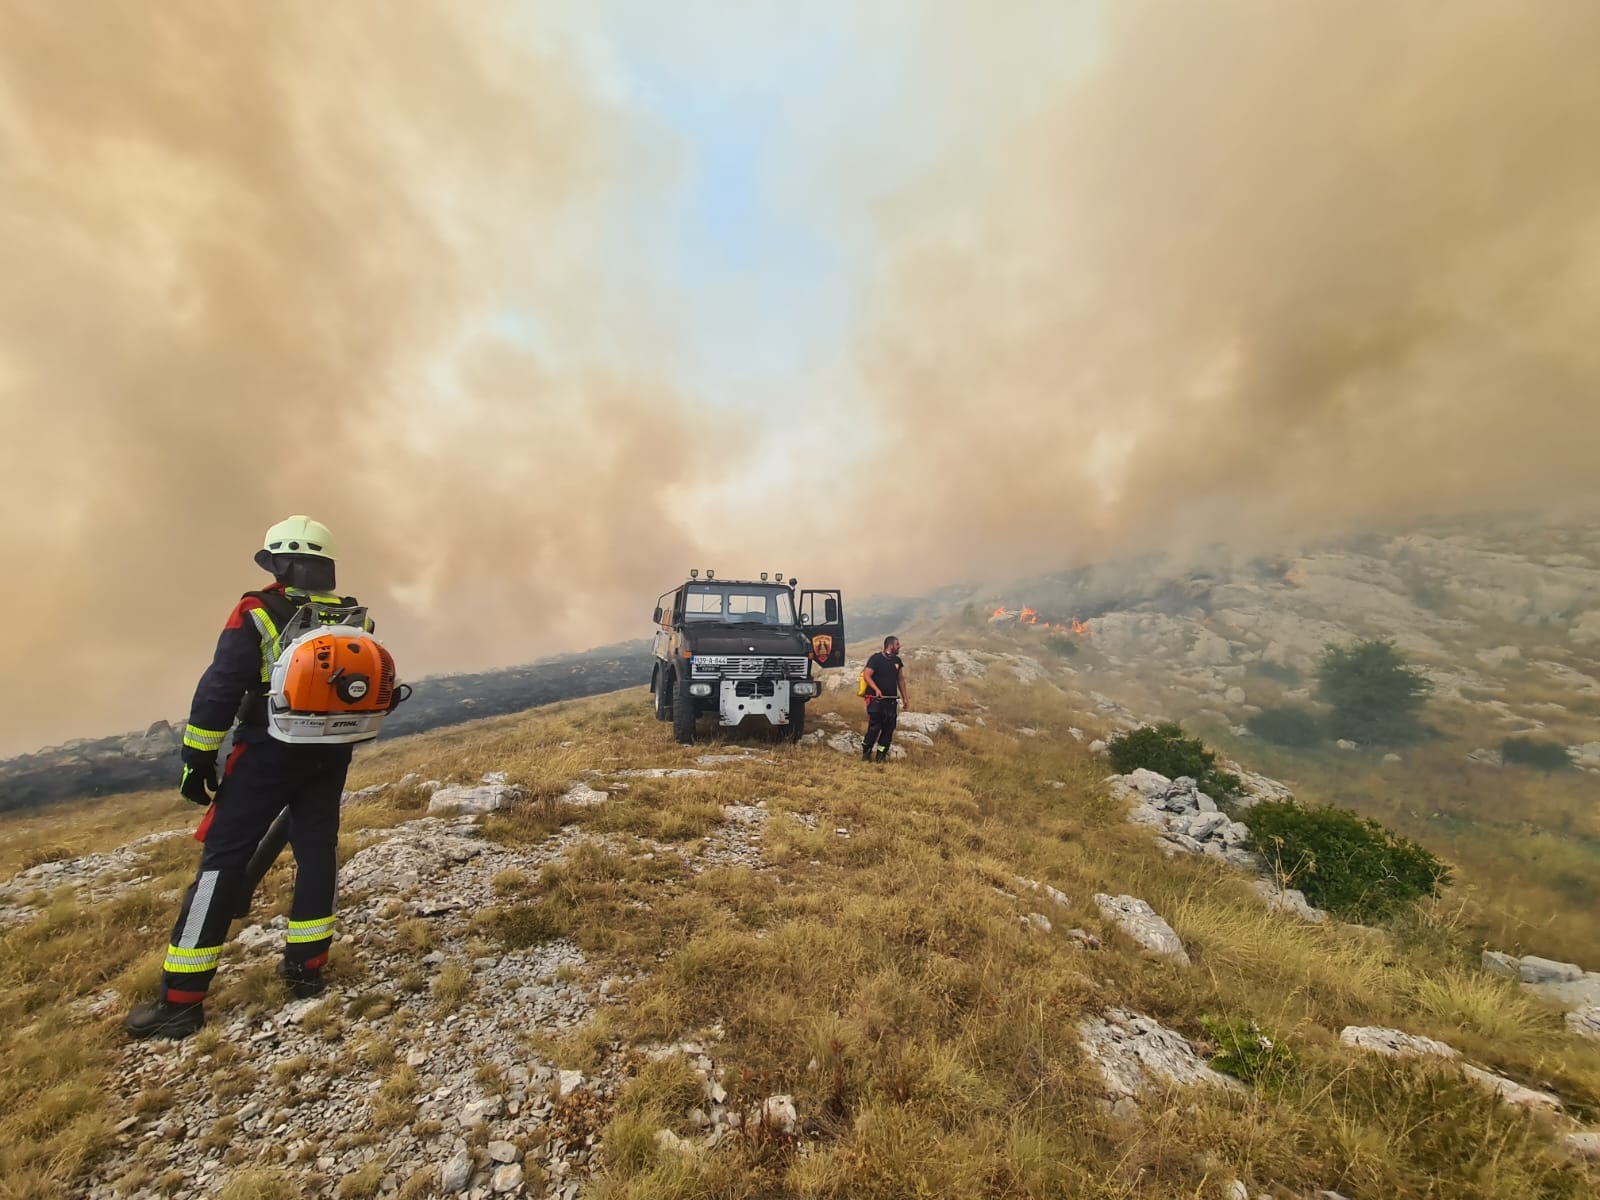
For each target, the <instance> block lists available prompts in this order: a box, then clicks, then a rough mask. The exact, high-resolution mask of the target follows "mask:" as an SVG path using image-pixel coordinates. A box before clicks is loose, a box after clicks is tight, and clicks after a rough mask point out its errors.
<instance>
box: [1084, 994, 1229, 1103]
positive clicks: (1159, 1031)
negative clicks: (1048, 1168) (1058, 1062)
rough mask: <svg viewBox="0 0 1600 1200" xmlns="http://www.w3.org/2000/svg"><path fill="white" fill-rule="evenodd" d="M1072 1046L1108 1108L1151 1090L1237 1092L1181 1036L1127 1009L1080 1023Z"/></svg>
mask: <svg viewBox="0 0 1600 1200" xmlns="http://www.w3.org/2000/svg"><path fill="white" fill-rule="evenodd" d="M1078 1040H1079V1042H1080V1044H1081V1045H1082V1046H1083V1050H1084V1053H1085V1054H1087V1055H1088V1056H1089V1058H1090V1060H1091V1061H1092V1062H1093V1063H1094V1064H1095V1066H1096V1068H1097V1069H1098V1070H1099V1072H1100V1077H1101V1079H1102V1080H1103V1081H1104V1083H1105V1089H1106V1098H1107V1099H1108V1100H1110V1101H1113V1102H1115V1101H1120V1100H1124V1099H1130V1100H1133V1099H1137V1098H1138V1097H1139V1096H1142V1095H1143V1094H1145V1092H1147V1091H1148V1090H1149V1089H1150V1088H1151V1087H1152V1086H1157V1087H1159V1086H1163V1085H1174V1084H1175V1085H1178V1086H1180V1087H1186V1086H1190V1085H1193V1084H1208V1085H1210V1086H1213V1087H1224V1088H1232V1089H1238V1088H1242V1087H1243V1085H1242V1084H1240V1083H1239V1081H1238V1080H1236V1079H1230V1078H1229V1077H1228V1076H1226V1075H1222V1074H1220V1073H1218V1072H1216V1071H1213V1070H1212V1069H1211V1068H1210V1067H1208V1066H1207V1065H1206V1064H1205V1062H1204V1061H1203V1060H1202V1059H1201V1058H1200V1056H1199V1055H1198V1054H1197V1053H1196V1052H1195V1049H1194V1047H1193V1046H1192V1045H1190V1044H1189V1041H1188V1040H1187V1039H1186V1038H1184V1037H1183V1036H1182V1035H1181V1034H1179V1033H1176V1032H1174V1031H1173V1030H1171V1029H1167V1028H1166V1027H1165V1026H1163V1025H1162V1024H1160V1023H1159V1022H1158V1021H1156V1020H1154V1019H1152V1018H1150V1017H1146V1016H1142V1015H1141V1014H1139V1013H1136V1012H1130V1011H1128V1010H1127V1009H1117V1008H1114V1009H1110V1010H1108V1011H1107V1012H1106V1014H1105V1016H1104V1017H1091V1018H1089V1019H1088V1020H1085V1021H1083V1022H1082V1023H1081V1024H1080V1025H1079V1026H1078Z"/></svg>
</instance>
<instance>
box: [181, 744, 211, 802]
mask: <svg viewBox="0 0 1600 1200" xmlns="http://www.w3.org/2000/svg"><path fill="white" fill-rule="evenodd" d="M217 786H218V781H217V756H216V755H215V754H207V753H206V752H205V751H203V750H191V749H189V748H188V747H187V746H185V747H184V750H183V775H182V776H181V777H180V779H179V781H178V790H179V791H180V792H182V793H183V798H184V799H185V800H187V801H189V802H190V803H191V804H198V805H200V806H201V807H202V808H204V807H206V806H207V805H209V804H210V803H211V801H212V799H213V798H214V793H215V792H216V790H217ZM207 789H210V790H209V791H208V790H207Z"/></svg>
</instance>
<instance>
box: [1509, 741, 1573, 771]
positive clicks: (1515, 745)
mask: <svg viewBox="0 0 1600 1200" xmlns="http://www.w3.org/2000/svg"><path fill="white" fill-rule="evenodd" d="M1500 758H1501V760H1502V761H1504V762H1508V763H1519V764H1521V765H1522V766H1524V767H1537V768H1538V769H1539V770H1541V771H1564V770H1566V769H1567V768H1568V767H1570V766H1571V765H1572V759H1571V758H1570V757H1569V756H1568V755H1567V748H1566V747H1565V746H1563V745H1562V744H1561V743H1560V742H1541V741H1539V740H1538V739H1537V738H1527V737H1508V738H1507V739H1506V740H1505V741H1504V742H1502V743H1501V744H1500Z"/></svg>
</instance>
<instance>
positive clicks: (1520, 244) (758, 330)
mask: <svg viewBox="0 0 1600 1200" xmlns="http://www.w3.org/2000/svg"><path fill="white" fill-rule="evenodd" d="M1597 59H1600V7H1596V6H1593V5H1579V4H1566V3H1559V2H1556V0H1551V2H1549V3H1543V4H1538V5H1533V6H1527V7H1523V8H1518V9H1513V8H1511V7H1509V6H1506V5H1503V4H1499V3H1494V2H1491V0H1467V2H1464V3H1460V4H1458V5H1454V6H1452V8H1451V12H1450V19H1449V21H1448V22H1445V21H1441V20H1439V19H1438V18H1437V14H1436V13H1435V12H1434V11H1433V10H1431V9H1428V8H1424V7H1423V6H1420V5H1417V6H1410V5H1386V4H1378V3H1362V2H1358V3H1354V4H1351V3H1343V2H1339V3H1335V2H1333V0H1313V2H1310V3H1306V4H1301V5H1296V6H1293V7H1285V6H1282V5H1274V4H1269V3H1265V2H1264V0H1248V2H1245V0H1239V2H1229V0H1221V2H1219V3H1216V4H1212V5H1206V6H1196V5H1189V4H1183V3H1178V2H1177V0H1168V2H1155V0H1152V2H1149V3H1138V4H1127V5H1101V4H1091V3H1070V4H1061V3H1048V2H1045V0H1039V2H1037V3H1022V4H1017V5H1012V6H1006V7H1005V8H1004V9H1003V10H995V9H994V8H993V7H992V6H983V5H977V4H964V3H954V2H952V3H936V4H930V5H913V4H905V3H895V2H889V0H885V2H883V3H866V4H849V5H845V4H828V5H819V6H812V7H811V8H809V9H807V10H806V11H803V12H800V11H793V10H792V9H791V8H789V7H788V6H781V5H777V4H752V5H747V6H740V7H739V8H738V9H729V8H728V7H727V6H725V5H713V4H709V3H703V4H696V3H690V4H685V5H680V6H674V7H673V9H672V10H671V12H670V13H668V12H666V11H665V10H663V9H661V8H660V6H657V5H653V4H649V3H647V2H645V0H614V2H612V0H608V2H604V3H597V4H578V3H575V2H574V3H566V2H558V3H542V2H534V0H524V2H520V3H519V2H515V0H504V2H501V3H495V4H483V5H476V6H472V7H471V8H463V7H459V6H450V5H447V4H444V3H422V2H419V3H416V4H411V5H407V6H405V7H404V8H403V9H395V8H393V7H392V6H385V5H379V4H377V3H375V2H372V0H353V2H352V3H347V4H342V5H339V6H337V7H336V8H328V7H327V6H316V5H312V4H310V3H308V2H306V0H289V2H287V3H284V4H280V5H273V6H270V7H269V6H264V5H256V4H249V3H242V2H239V3H201V2H200V0H180V2H175V3H172V4H167V5H162V6H160V7H159V8H144V7H128V6H124V5H118V4H114V3H110V2H109V0H86V2H84V3H79V4H73V5H61V4H47V3H43V2H42V0H0V182H3V183H4V185H5V188H6V194H7V198H8V203H7V205H6V206H5V208H4V209H0V260H3V261H4V262H5V263H6V264H7V270H6V271H4V272H0V412H4V414H5V417H6V423H7V430H8V434H9V436H8V437H7V438H6V439H5V442H4V446H3V448H0V497H3V499H4V501H5V502H6V504H5V506H6V510H7V512H8V513H9V514H10V519H9V520H8V521H7V522H6V523H5V525H4V532H3V533H0V551H3V552H4V555H5V561H6V562H7V563H9V564H11V566H12V571H13V574H14V575H15V576H17V578H16V580H15V581H14V582H13V584H12V585H11V587H10V588H8V589H7V591H6V593H5V595H4V599H3V601H0V617H3V618H4V621H5V626H6V628H7V629H8V630H10V631H12V636H11V637H10V638H8V639H7V641H6V643H5V650H4V657H3V659H0V677H3V679H4V681H5V683H6V685H7V687H6V692H7V697H8V698H7V700H6V702H5V710H4V717H5V722H4V726H5V727H4V732H3V733H0V755H9V754H15V753H20V752H25V751H27V750H31V749H34V748H37V747H40V746H43V745H46V744H49V743H56V742H61V741H64V740H68V739H71V738H75V737H80V736H98V735H101V734H105V733H109V732H113V731H120V730H126V729H135V728H142V727H143V726H144V725H147V724H148V723H149V722H150V721H151V720H154V719H156V718H157V717H170V716H171V715H175V714H178V713H180V712H182V711H183V709H184V708H185V706H186V704H187V702H188V698H189V694H190V691H191V690H192V688H193V685H194V682H195V680H196V679H197V677H198V675H199V673H200V671H201V670H202V669H203V667H204V666H205V664H206V662H207V661H208V659H209V655H210V652H211V648H212V645H213V643H214V640H215V637H216V634H217V632H218V631H219V629H220V627H221V624H222V621H223V618H224V617H225V616H226V614H227V612H228V610H229V608H230V607H231V605H232V604H233V603H234V601H235V600H236V599H237V597H238V595H239V594H240V593H241V592H243V591H244V590H246V589H248V588H251V587H255V586H259V585H260V584H261V583H263V582H265V576H264V575H262V574H261V573H260V572H259V571H258V570H257V568H255V567H254V566H253V565H252V563H251V561H250V559H251V556H252V555H253V553H254V551H255V550H256V549H257V548H258V546H259V544H260V538H261V534H262V532H263V531H264V529H265V528H266V526H267V525H269V524H270V523H272V522H273V521H276V520H278V519H280V518H281V517H283V516H286V515H288V514H289V513H292V512H306V513H310V514H312V515H313V516H316V517H318V518H319V519H321V520H323V521H325V522H326V523H327V524H328V525H330V526H331V527H332V528H333V530H334V533H335V535H336V537H337V539H338V542H339V545H340V549H341V553H340V585H341V588H342V589H344V590H347V591H351V592H354V593H356V594H357V595H359V596H360V598H361V599H362V600H363V601H365V602H366V603H368V604H369V605H370V606H371V607H372V610H373V613H374V615H375V616H376V617H377V619H378V621H379V623H380V627H381V632H382V633H383V635H384V638H385V641H386V642H387V643H388V644H389V645H390V646H391V647H392V649H393V650H394V652H395V655H396V658H397V660H398V662H399V663H400V667H401V671H402V674H404V675H406V676H409V677H413V678H415V677H421V676H423V675H430V674H438V673H444V672H466V671H476V670H482V669H488V668H493V667H497V666H505V665H512V664H516V663H524V662H528V661H531V660H532V659H534V658H537V657H540V656H543V655H549V654H557V653H562V652H566V651H573V650H581V649H584V648H587V647H592V646H597V645H604V644H608V643H612V642H617V641H622V640H628V639H631V638H634V637H637V636H642V635H644V634H645V633H646V632H647V630H648V616H649V610H650V606H651V604H652V603H653V601H654V598H655V596H656V595H657V594H658V593H659V592H660V591H662V590H663V589H664V588H667V587H670V586H672V585H673V584H674V583H676V582H677V581H678V579H680V578H681V576H682V573H683V572H684V571H685V570H686V569H687V568H688V567H690V566H706V565H709V566H713V567H716V568H717V569H718V570H719V572H726V573H729V574H737V573H742V572H746V571H752V572H753V571H759V570H763V569H778V568H782V569H783V570H784V571H786V572H787V573H789V574H793V575H796V576H799V577H800V578H801V579H802V580H803V581H805V582H808V583H813V584H817V585H824V584H826V585H834V586H841V587H844V588H846V589H847V591H849V592H850V593H852V594H856V595H861V596H866V595H903V594H918V593H920V592H922V591H925V590H926V589H928V588H930V587H932V586H936V585H939V584H943V583H950V582H954V581H956V580H960V579H968V578H979V579H989V578H994V579H1000V578H1007V577H1015V576H1018V575H1022V574H1026V573H1029V572H1036V571H1040V570H1051V569H1063V568H1067V567H1071V566H1074V565H1082V564H1085V563H1089V562H1096V561H1104V560H1107V559H1111V558H1116V557H1122V556H1126V555H1129V554H1135V553H1141V552H1147V551H1175V552H1183V551H1185V550H1188V549H1192V548H1195V547H1200V546H1204V545H1207V544H1210V543H1216V542H1222V543H1226V544H1229V545H1234V546H1238V547H1240V548H1241V550H1244V549H1248V548H1249V547H1251V546H1256V545H1265V544H1269V543H1276V542H1280V541H1284V540H1288V541H1294V540H1296V539H1312V538H1317V537H1321V536H1326V535H1331V534H1336V533H1338V532H1339V531H1341V530H1346V529H1351V528H1357V527H1361V526H1364V525H1369V524H1372V523H1381V522H1402V523H1403V522H1406V521H1410V520H1420V519H1423V518H1429V517H1436V516H1440V515H1452V514H1470V513H1475V512H1494V511H1503V510H1508V509H1528V510H1547V511H1554V510H1558V509H1559V508H1560V507H1561V506H1563V505H1567V504H1574V503H1582V502H1588V501H1591V500H1593V499H1595V498H1596V497H1600V480H1597V473H1596V472H1595V470H1594V466H1593V460H1594V456H1595V451H1596V449H1597V448H1600V403H1597V400H1596V394H1597V390H1600V386H1597V385H1600V341H1597V340H1596V339H1595V338H1594V337H1593V335H1592V332H1591V330H1590V326H1591V325H1592V324H1593V318H1592V314H1593V313H1594V312H1595V311H1597V309H1600V303H1597V302H1600V157H1597V156H1596V155H1595V154H1594V153H1593V152H1592V142H1593V130H1594V129H1595V128H1597V127H1600V72H1596V71H1595V70H1593V63H1594V62H1595V61H1597ZM1043 557H1049V559H1050V561H1048V562H1041V558H1043Z"/></svg>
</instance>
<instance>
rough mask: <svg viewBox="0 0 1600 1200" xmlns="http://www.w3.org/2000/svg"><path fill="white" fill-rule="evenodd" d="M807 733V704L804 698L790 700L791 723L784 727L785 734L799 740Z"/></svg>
mask: <svg viewBox="0 0 1600 1200" xmlns="http://www.w3.org/2000/svg"><path fill="white" fill-rule="evenodd" d="M805 735H806V706H805V702H804V701H803V700H791V701H789V723H788V724H787V725H785V726H784V727H783V736H784V737H785V738H786V739H787V740H788V741H791V742H798V741H799V740H800V739H801V738H803V737H805Z"/></svg>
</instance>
